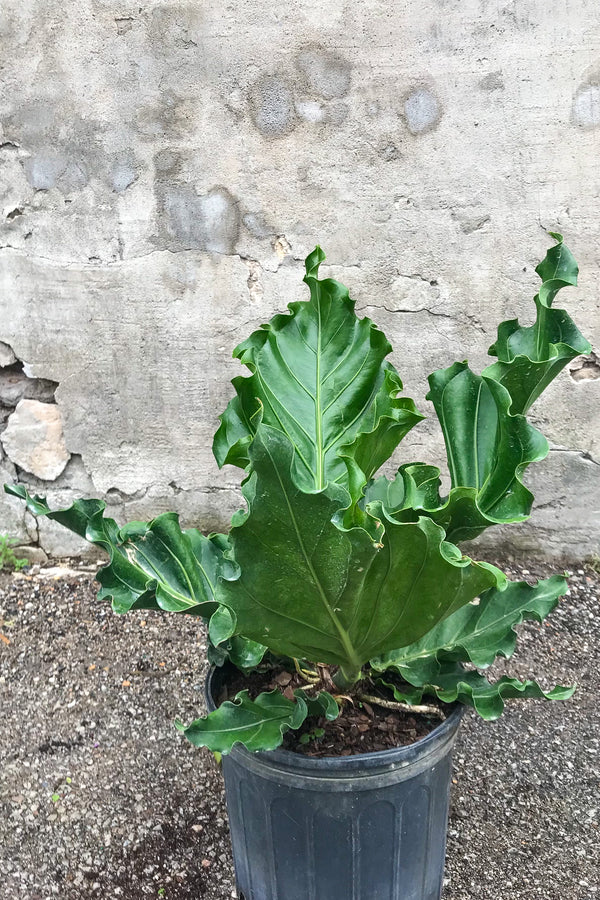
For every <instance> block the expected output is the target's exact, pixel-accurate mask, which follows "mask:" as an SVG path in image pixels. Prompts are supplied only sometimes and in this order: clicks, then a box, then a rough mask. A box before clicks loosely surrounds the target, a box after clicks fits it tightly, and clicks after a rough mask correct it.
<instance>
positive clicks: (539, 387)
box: [483, 234, 592, 415]
mask: <svg viewBox="0 0 600 900" xmlns="http://www.w3.org/2000/svg"><path fill="white" fill-rule="evenodd" d="M552 237H554V238H555V239H556V241H557V243H556V244H555V245H554V247H551V248H550V249H549V250H548V252H547V254H546V257H545V258H544V260H543V261H542V262H541V263H540V264H539V266H538V267H537V268H536V272H537V273H538V275H539V276H540V278H541V279H542V286H541V288H540V290H539V293H538V294H537V295H536V297H535V306H536V319H535V323H534V324H533V325H531V326H529V327H525V326H523V325H520V324H519V320H518V319H512V320H511V321H509V322H503V323H502V324H501V325H500V326H499V328H498V338H497V340H496V342H495V343H494V344H493V345H492V346H491V347H490V350H489V352H490V355H491V356H497V357H498V362H496V363H493V364H492V365H491V366H488V368H487V369H485V370H484V372H483V374H484V375H485V376H487V377H488V378H492V379H493V380H495V381H497V382H499V383H500V384H502V385H503V386H504V387H505V388H506V389H507V391H508V393H509V394H510V396H511V398H512V406H511V413H513V415H514V414H517V413H525V412H527V410H528V409H529V407H530V406H531V404H532V403H534V401H535V400H537V398H538V397H539V396H540V394H541V393H542V391H544V390H545V388H546V387H547V386H548V385H549V384H550V382H551V381H553V380H554V378H556V376H557V375H558V373H559V372H560V371H561V370H562V369H563V368H564V367H565V366H566V365H567V363H569V362H570V361H571V360H572V359H575V357H576V356H579V355H580V354H581V353H590V352H591V349H592V348H591V345H590V344H589V342H588V341H587V340H586V339H585V338H584V337H583V335H582V334H581V333H580V331H579V329H578V328H577V326H576V325H575V323H574V322H573V320H572V319H571V317H570V316H569V315H568V314H567V312H566V311H565V310H564V309H554V308H553V307H552V303H553V301H554V298H555V297H556V295H557V293H558V292H559V290H561V288H564V287H569V286H575V285H576V284H577V275H578V272H579V268H578V266H577V263H576V261H575V259H574V257H573V255H572V253H571V252H570V250H569V249H568V248H567V247H566V246H565V244H564V243H563V239H562V235H560V234H552Z"/></svg>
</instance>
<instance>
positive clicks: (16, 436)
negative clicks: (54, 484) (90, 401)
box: [1, 400, 70, 481]
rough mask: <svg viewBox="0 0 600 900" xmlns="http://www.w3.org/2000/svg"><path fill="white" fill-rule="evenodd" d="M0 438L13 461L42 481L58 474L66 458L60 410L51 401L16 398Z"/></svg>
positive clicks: (67, 453)
mask: <svg viewBox="0 0 600 900" xmlns="http://www.w3.org/2000/svg"><path fill="white" fill-rule="evenodd" d="M1 440H2V444H3V446H4V449H5V451H6V454H7V456H8V457H9V459H10V460H11V461H12V462H13V463H15V464H16V465H18V466H20V467H21V468H22V469H25V471H26V472H30V473H31V474H32V475H35V476H36V478H41V479H43V480H44V481H54V479H55V478H58V476H59V475H60V473H61V472H62V471H63V469H64V468H65V466H66V465H67V463H68V461H69V458H70V453H69V451H68V450H67V447H66V444H65V439H64V435H63V424H62V416H61V412H60V409H59V408H58V406H56V405H55V404H54V403H40V401H39V400H21V401H19V403H18V404H17V408H16V410H15V411H14V413H13V414H12V415H11V416H9V419H8V425H7V427H6V430H5V431H4V432H3V434H2V437H1Z"/></svg>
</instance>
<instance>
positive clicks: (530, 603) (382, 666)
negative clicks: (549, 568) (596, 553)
mask: <svg viewBox="0 0 600 900" xmlns="http://www.w3.org/2000/svg"><path fill="white" fill-rule="evenodd" d="M566 590H567V582H566V581H565V579H564V578H562V577H561V576H559V575H553V576H552V577H551V578H547V579H545V580H543V581H538V582H537V584H535V585H530V584H527V583H526V582H525V581H514V582H509V583H508V584H507V585H506V587H505V588H504V589H503V590H498V589H497V588H489V590H487V591H485V592H484V593H483V594H482V595H481V598H480V600H479V601H478V602H476V603H470V604H468V605H467V606H463V607H462V609H459V610H457V611H456V612H455V613H452V615H451V616H448V618H446V619H444V620H443V621H442V622H439V623H438V624H437V625H436V626H435V627H434V628H432V629H431V631H429V632H428V633H427V634H426V635H424V637H422V638H421V639H420V640H418V641H416V642H415V643H414V644H410V645H409V646H407V647H401V648H400V649H398V650H393V651H391V652H390V653H386V654H382V655H380V656H378V657H376V658H374V659H372V660H371V666H372V668H373V669H375V670H376V671H378V672H384V671H385V670H386V669H389V668H393V669H394V670H396V671H398V672H399V673H400V674H401V675H402V676H403V677H404V678H406V680H407V681H410V683H411V684H413V683H414V682H413V680H412V679H411V678H410V677H407V675H409V674H410V669H411V667H412V666H414V665H416V666H417V667H419V666H421V664H422V662H423V661H425V662H426V663H427V665H429V661H430V660H437V661H438V662H442V661H444V660H450V661H453V662H454V661H462V662H470V663H473V665H475V666H477V667H478V668H480V669H483V668H487V667H488V666H490V665H491V664H492V663H493V662H494V660H495V659H496V657H497V656H503V657H504V658H505V659H508V658H509V657H511V656H512V654H513V652H514V649H515V643H516V639H517V635H516V632H515V631H514V627H515V626H516V625H519V624H520V623H521V622H523V621H525V620H533V621H536V622H542V621H543V620H544V619H545V617H546V616H547V615H548V614H549V613H550V612H551V611H552V610H553V609H554V608H555V607H556V605H557V604H558V598H559V597H561V596H562V595H563V594H565V593H566Z"/></svg>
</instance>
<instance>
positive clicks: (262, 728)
mask: <svg viewBox="0 0 600 900" xmlns="http://www.w3.org/2000/svg"><path fill="white" fill-rule="evenodd" d="M306 716H307V708H306V704H305V703H304V701H303V700H302V699H301V698H297V699H296V700H295V701H293V700H288V699H287V698H286V697H284V696H283V695H282V694H280V693H279V691H271V692H269V693H265V694H259V695H258V697H257V698H256V700H251V699H250V696H249V694H248V691H240V693H238V694H236V696H235V699H234V700H233V701H231V700H226V701H225V702H224V703H222V704H221V706H219V708H218V709H215V710H214V712H211V713H209V714H208V715H207V716H204V717H202V718H200V719H196V720H195V721H194V722H192V723H191V725H188V726H187V727H185V726H184V725H182V724H181V723H177V727H178V728H179V730H180V731H182V732H183V734H185V736H186V738H187V739H188V741H191V743H192V744H195V745H196V747H208V749H209V750H213V751H218V752H219V753H229V751H230V750H231V749H232V747H233V746H234V745H235V744H236V743H240V744H243V745H244V747H246V748H247V749H248V750H255V751H256V750H275V749H276V747H279V746H280V744H281V742H282V740H283V734H284V732H285V731H287V730H288V729H290V728H292V729H294V728H299V727H300V726H301V725H302V723H303V722H304V720H305V718H306Z"/></svg>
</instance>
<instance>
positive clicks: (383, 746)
mask: <svg viewBox="0 0 600 900" xmlns="http://www.w3.org/2000/svg"><path fill="white" fill-rule="evenodd" d="M297 688H303V689H306V688H307V685H306V682H304V681H303V680H302V678H301V676H300V675H298V673H296V672H294V673H290V672H287V671H286V670H285V669H276V670H274V669H271V670H269V671H268V672H252V673H251V674H250V675H248V676H245V675H242V674H241V673H239V674H238V673H235V674H234V675H233V677H232V680H231V682H230V683H229V684H228V685H227V698H228V699H233V697H235V695H236V694H237V693H238V691H243V690H247V691H248V693H249V695H250V697H251V699H255V698H256V697H257V696H258V695H259V694H260V693H262V692H263V691H273V690H278V691H280V692H281V693H282V694H283V695H284V697H287V698H288V700H293V699H294V691H295V690H296V689H297ZM321 689H325V686H324V685H323V686H322V688H321ZM362 692H363V693H367V692H368V694H369V696H378V695H380V694H381V698H382V700H384V701H386V700H387V701H390V700H392V699H393V698H392V697H391V696H388V697H384V695H383V693H382V692H381V691H380V690H379V689H378V688H374V687H373V686H369V688H368V690H367V687H366V685H364V686H363V690H362ZM313 693H315V694H316V693H318V689H315V691H314V692H313ZM357 693H361V690H360V687H359V690H358V691H357ZM224 699H225V697H220V698H219V700H220V702H222V701H223V700H224ZM430 700H431V702H430ZM427 705H431V706H435V707H436V708H438V709H440V710H441V711H442V714H443V715H444V717H445V716H446V715H447V714H448V712H449V711H450V710H451V708H452V707H451V706H450V705H448V704H444V703H439V702H437V701H436V700H435V699H433V698H428V699H427ZM441 721H442V716H435V715H433V714H431V715H424V714H420V713H413V712H410V713H409V712H405V711H403V710H396V709H388V708H385V707H383V706H378V705H377V704H375V703H367V702H364V701H361V700H359V699H358V697H354V698H352V699H347V700H345V702H344V704H343V707H342V710H341V712H340V715H339V716H338V718H337V719H335V720H334V721H333V722H331V721H329V720H328V719H326V718H325V717H324V716H309V717H308V718H307V719H306V720H305V722H304V723H303V725H302V727H301V728H299V729H298V730H297V731H286V732H285V734H284V736H283V743H282V745H281V748H282V749H283V750H291V751H292V752H293V753H302V754H303V755H304V756H313V757H323V756H355V755H356V754H358V753H375V752H377V751H379V750H392V749H394V748H395V747H403V746H406V745H408V744H412V743H414V741H418V740H419V739H420V738H423V737H425V736H426V735H428V734H429V732H430V731H432V730H433V729H434V728H435V727H436V725H439V724H440V722H441Z"/></svg>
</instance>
